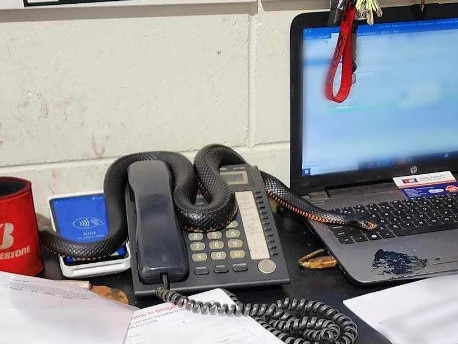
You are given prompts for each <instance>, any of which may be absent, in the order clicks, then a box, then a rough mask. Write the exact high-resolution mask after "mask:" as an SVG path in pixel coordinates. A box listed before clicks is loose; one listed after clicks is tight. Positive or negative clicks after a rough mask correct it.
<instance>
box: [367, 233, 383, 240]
mask: <svg viewBox="0 0 458 344" xmlns="http://www.w3.org/2000/svg"><path fill="white" fill-rule="evenodd" d="M367 237H368V238H369V240H379V239H381V238H382V237H381V236H380V235H379V234H378V233H371V234H368V235H367Z"/></svg>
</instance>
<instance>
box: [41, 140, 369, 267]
mask: <svg viewBox="0 0 458 344" xmlns="http://www.w3.org/2000/svg"><path fill="white" fill-rule="evenodd" d="M151 159H155V160H161V161H164V162H165V163H166V164H167V165H168V166H169V168H170V170H171V173H172V176H173V199H174V202H175V209H176V214H177V217H178V220H179V222H180V224H181V226H182V228H184V229H186V230H188V231H204V232H208V231H215V230H219V229H222V228H224V227H225V226H226V225H227V224H228V223H229V222H230V221H231V220H232V218H233V217H234V215H235V213H236V211H237V204H236V201H235V196H234V194H233V193H232V192H231V191H230V189H229V187H228V185H227V183H226V182H225V181H224V179H223V178H222V177H221V176H220V175H219V170H220V168H221V167H222V166H224V165H235V164H246V163H247V162H246V160H245V159H244V158H243V157H242V156H240V155H239V154H238V153H237V152H235V151H234V150H233V149H231V148H229V147H226V146H223V145H218V144H213V145H208V146H205V147H204V148H202V149H201V150H200V151H199V152H198V153H197V155H196V157H195V159H194V165H193V164H192V163H191V162H190V161H189V160H188V159H187V158H186V157H185V156H183V155H181V154H179V153H173V152H166V151H157V152H145V153H134V154H130V155H126V156H123V157H121V158H119V159H117V160H115V161H114V162H113V163H112V164H111V165H110V166H109V168H108V170H107V172H106V175H105V180H104V186H103V192H104V196H105V203H106V212H107V221H108V228H109V230H108V234H107V236H106V237H105V238H104V239H102V240H100V241H97V242H91V243H77V242H73V241H70V240H68V239H65V238H63V237H61V236H60V235H59V234H57V233H56V232H54V231H53V230H52V229H49V228H48V229H42V230H40V240H41V242H42V243H43V245H44V246H45V247H47V248H48V249H49V250H51V251H52V252H54V253H57V254H59V255H61V256H69V257H73V258H76V259H94V258H100V257H104V256H108V255H110V254H112V253H113V252H115V251H116V250H117V249H118V248H119V247H120V246H122V245H123V244H124V243H125V242H126V240H127V233H128V230H127V219H126V210H125V203H124V191H125V186H126V184H127V168H128V167H129V165H130V164H132V163H134V162H136V161H142V160H151ZM261 175H262V178H263V181H264V184H265V189H266V192H267V195H268V196H269V197H271V198H272V199H273V200H274V201H276V202H278V203H279V204H280V205H281V206H283V207H285V208H287V209H289V210H291V211H293V212H295V213H297V214H300V215H302V216H304V217H306V218H309V219H311V220H313V221H319V222H326V223H334V224H346V225H352V226H357V227H360V228H363V229H367V230H372V229H374V228H376V226H377V225H376V224H375V223H374V222H373V221H370V220H366V219H361V218H356V217H353V216H350V215H346V214H340V213H333V212H329V211H327V210H324V209H321V208H318V207H316V206H314V205H313V204H311V203H309V202H307V201H305V200H304V199H303V198H301V197H299V196H296V195H294V194H293V193H292V192H291V191H290V190H289V189H288V187H286V186H285V185H284V184H283V183H282V182H281V181H279V180H278V179H277V178H275V177H273V176H271V175H270V174H268V173H266V172H261ZM198 190H200V192H201V193H202V194H203V195H204V197H205V198H206V199H207V201H208V204H206V205H203V206H201V205H199V206H197V205H195V204H194V201H195V199H196V195H197V193H198Z"/></svg>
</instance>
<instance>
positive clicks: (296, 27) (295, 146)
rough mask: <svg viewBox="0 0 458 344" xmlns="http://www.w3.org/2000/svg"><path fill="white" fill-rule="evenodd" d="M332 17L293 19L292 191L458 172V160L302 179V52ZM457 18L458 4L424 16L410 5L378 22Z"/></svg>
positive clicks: (431, 7) (429, 8)
mask: <svg viewBox="0 0 458 344" xmlns="http://www.w3.org/2000/svg"><path fill="white" fill-rule="evenodd" d="M328 15H329V11H319V12H308V13H302V14H299V15H298V16H296V17H295V18H294V19H293V21H292V23H291V27H290V86H291V88H290V186H291V189H292V191H293V192H295V193H297V194H300V195H306V194H309V193H311V192H319V191H327V190H329V189H333V188H340V187H350V186H356V185H364V184H368V183H379V182H384V181H391V179H392V178H393V177H396V176H402V175H411V174H421V173H429V172H436V171H441V170H447V171H452V172H456V171H457V170H458V158H456V159H448V160H441V161H435V162H433V163H431V162H428V163H417V164H415V166H412V164H402V165H397V166H394V167H393V166H391V167H385V168H374V169H370V170H364V171H350V172H338V173H328V174H322V175H316V176H303V175H302V140H303V136H302V135H303V133H302V128H303V109H302V101H303V100H302V92H303V85H302V81H303V75H302V72H303V68H302V52H303V49H304V48H305V49H306V47H304V46H303V44H304V40H303V30H304V29H306V28H314V27H326V26H327V21H328ZM454 17H458V3H447V4H427V5H426V6H425V10H424V11H423V12H422V11H421V10H420V6H419V5H410V6H398V7H389V8H383V16H382V17H381V18H376V22H377V23H390V22H406V21H416V20H428V19H447V18H454ZM425 68H427V66H425ZM336 82H338V81H336ZM457 116H458V113H457ZM457 120H458V118H457Z"/></svg>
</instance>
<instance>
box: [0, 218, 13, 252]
mask: <svg viewBox="0 0 458 344" xmlns="http://www.w3.org/2000/svg"><path fill="white" fill-rule="evenodd" d="M13 231H14V226H13V224H12V223H9V222H7V223H0V240H1V241H0V250H6V249H7V248H10V247H11V246H13V243H14V238H13V235H12V234H13Z"/></svg>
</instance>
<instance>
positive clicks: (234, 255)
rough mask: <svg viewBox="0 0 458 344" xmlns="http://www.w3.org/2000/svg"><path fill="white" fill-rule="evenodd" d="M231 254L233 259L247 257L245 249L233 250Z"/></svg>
mask: <svg viewBox="0 0 458 344" xmlns="http://www.w3.org/2000/svg"><path fill="white" fill-rule="evenodd" d="M229 255H230V256H231V258H232V259H240V258H245V251H244V250H233V251H230V252H229Z"/></svg>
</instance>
